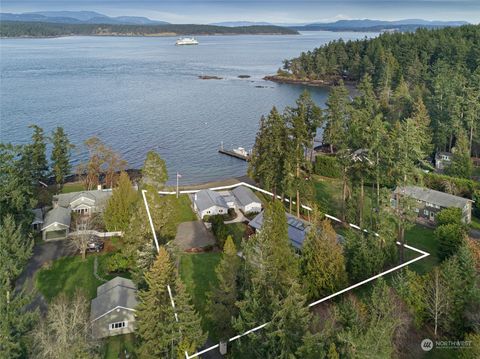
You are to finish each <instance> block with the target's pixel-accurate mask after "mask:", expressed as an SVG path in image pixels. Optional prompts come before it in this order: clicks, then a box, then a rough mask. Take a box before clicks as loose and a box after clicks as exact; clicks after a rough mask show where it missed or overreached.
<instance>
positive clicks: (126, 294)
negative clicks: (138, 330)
mask: <svg viewBox="0 0 480 359" xmlns="http://www.w3.org/2000/svg"><path fill="white" fill-rule="evenodd" d="M137 305H138V301H137V287H136V286H135V284H134V283H133V282H132V281H131V280H130V279H126V278H122V277H115V278H113V279H112V280H110V281H108V282H106V283H105V284H102V285H101V286H99V287H98V288H97V297H96V298H94V299H92V303H91V309H90V319H91V322H92V332H93V337H94V338H96V339H100V338H105V337H110V336H114V335H119V334H128V333H132V332H134V331H135V324H136V323H135V308H136V307H137Z"/></svg>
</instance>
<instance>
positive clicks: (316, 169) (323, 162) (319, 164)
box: [313, 155, 341, 178]
mask: <svg viewBox="0 0 480 359" xmlns="http://www.w3.org/2000/svg"><path fill="white" fill-rule="evenodd" d="M313 173H315V174H317V175H319V176H324V177H332V178H338V177H340V176H341V173H340V166H339V165H338V162H337V158H336V157H334V156H327V155H323V156H317V157H316V158H315V164H314V166H313Z"/></svg>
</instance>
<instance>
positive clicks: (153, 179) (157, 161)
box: [142, 151, 168, 191]
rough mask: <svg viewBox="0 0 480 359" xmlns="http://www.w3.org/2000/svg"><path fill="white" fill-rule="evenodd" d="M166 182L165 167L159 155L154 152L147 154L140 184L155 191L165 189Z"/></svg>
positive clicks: (166, 173)
mask: <svg viewBox="0 0 480 359" xmlns="http://www.w3.org/2000/svg"><path fill="white" fill-rule="evenodd" d="M167 180H168V172H167V165H166V164H165V161H164V160H163V159H162V158H161V157H160V155H159V154H158V153H156V152H154V151H149V152H148V153H147V158H146V159H145V163H144V165H143V169H142V182H143V184H145V185H148V186H151V187H152V188H154V189H155V190H156V191H159V190H161V189H163V187H165V183H166V182H167Z"/></svg>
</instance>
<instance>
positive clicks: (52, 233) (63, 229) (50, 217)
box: [42, 207, 72, 241]
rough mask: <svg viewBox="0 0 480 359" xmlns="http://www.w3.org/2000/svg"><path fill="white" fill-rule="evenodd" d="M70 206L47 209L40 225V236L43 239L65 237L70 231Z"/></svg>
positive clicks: (51, 239) (52, 239)
mask: <svg viewBox="0 0 480 359" xmlns="http://www.w3.org/2000/svg"><path fill="white" fill-rule="evenodd" d="M71 218H72V216H71V210H70V208H63V207H57V208H54V209H52V210H51V211H48V212H47V214H46V215H45V219H44V221H43V226H42V238H43V240H44V241H54V240H60V239H66V238H67V236H68V233H69V232H70V221H71Z"/></svg>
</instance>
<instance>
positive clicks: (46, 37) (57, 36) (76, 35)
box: [0, 32, 301, 40]
mask: <svg viewBox="0 0 480 359" xmlns="http://www.w3.org/2000/svg"><path fill="white" fill-rule="evenodd" d="M245 35H250V36H299V35H301V34H300V33H296V34H282V33H275V32H272V33H270V32H268V33H267V32H266V33H235V34H227V33H216V34H194V35H193V36H245ZM179 36H186V35H184V34H177V33H173V32H169V33H158V34H138V35H134V34H69V35H52V36H0V39H1V40H8V39H16V40H19V39H60V38H68V37H179Z"/></svg>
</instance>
